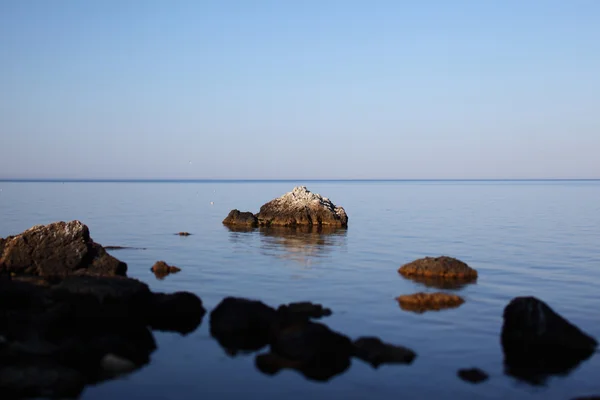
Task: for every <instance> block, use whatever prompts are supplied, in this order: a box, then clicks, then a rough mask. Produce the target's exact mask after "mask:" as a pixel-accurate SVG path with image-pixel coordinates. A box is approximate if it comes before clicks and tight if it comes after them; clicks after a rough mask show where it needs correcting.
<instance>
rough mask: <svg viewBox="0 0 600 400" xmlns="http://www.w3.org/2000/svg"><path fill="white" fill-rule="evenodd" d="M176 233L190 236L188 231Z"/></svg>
mask: <svg viewBox="0 0 600 400" xmlns="http://www.w3.org/2000/svg"><path fill="white" fill-rule="evenodd" d="M176 235H179V236H190V235H191V233H189V232H179V233H176Z"/></svg>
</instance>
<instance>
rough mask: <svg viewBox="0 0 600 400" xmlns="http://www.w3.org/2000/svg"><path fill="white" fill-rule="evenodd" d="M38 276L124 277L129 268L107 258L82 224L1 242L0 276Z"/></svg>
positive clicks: (36, 231)
mask: <svg viewBox="0 0 600 400" xmlns="http://www.w3.org/2000/svg"><path fill="white" fill-rule="evenodd" d="M2 271H4V272H8V273H13V274H26V275H35V276H67V275H82V274H102V275H110V276H114V275H120V276H124V275H126V272H127V264H125V263H124V262H121V261H119V260H117V259H116V258H114V257H113V256H111V255H110V254H108V253H107V252H106V250H105V249H104V248H103V247H102V246H101V245H99V244H98V243H95V242H94V241H93V240H92V238H91V237H90V232H89V229H88V227H87V226H86V225H84V224H82V223H81V222H80V221H77V220H74V221H70V222H63V221H61V222H54V223H51V224H48V225H36V226H34V227H32V228H30V229H28V230H26V231H25V232H23V233H21V234H18V235H15V236H9V237H7V238H5V239H0V272H2Z"/></svg>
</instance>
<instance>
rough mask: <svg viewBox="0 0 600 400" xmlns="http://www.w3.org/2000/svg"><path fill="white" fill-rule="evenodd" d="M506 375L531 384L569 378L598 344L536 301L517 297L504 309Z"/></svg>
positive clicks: (530, 298) (503, 333)
mask: <svg viewBox="0 0 600 400" xmlns="http://www.w3.org/2000/svg"><path fill="white" fill-rule="evenodd" d="M503 318H504V323H503V326H502V335H501V342H502V349H503V351H504V363H505V372H506V373H507V374H509V375H512V376H515V377H517V378H519V379H522V380H524V381H527V382H529V383H532V384H542V383H544V381H545V379H546V378H547V377H548V376H549V375H555V374H556V375H565V374H568V373H569V372H570V371H571V370H572V369H573V368H575V367H576V366H577V365H579V363H581V362H582V361H584V360H586V359H588V358H589V357H590V356H591V355H592V354H593V353H594V352H595V350H596V347H597V345H598V342H597V341H596V339H594V338H593V337H591V336H589V335H587V334H586V333H584V332H582V331H581V330H580V329H579V328H578V327H576V326H575V325H573V324H571V323H570V322H569V321H567V320H566V319H564V318H563V317H561V316H560V315H558V314H557V313H556V312H555V311H554V310H552V309H551V308H550V307H549V306H548V305H547V304H546V303H544V302H543V301H541V300H539V299H537V298H535V297H516V298H514V299H513V300H511V302H510V303H509V304H508V305H507V306H506V308H505V309H504V315H503Z"/></svg>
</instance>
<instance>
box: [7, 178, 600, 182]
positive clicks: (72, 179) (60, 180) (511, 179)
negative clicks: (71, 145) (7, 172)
mask: <svg viewBox="0 0 600 400" xmlns="http://www.w3.org/2000/svg"><path fill="white" fill-rule="evenodd" d="M298 181H305V182H494V181H497V182H536V181H537V182H543V181H600V178H341V179H336V178H304V179H303V178H281V179H276V178H267V179H261V178H224V179H221V178H197V179H194V178H0V182H15V183H18V182H31V183H36V182H39V183H43V182H49V183H52V182H72V183H77V182H80V183H85V182H89V183H93V182H99V183H100V182H105V183H112V182H114V183H118V182H124V183H136V182H139V183H143V182H148V183H151V182H190V183H191V182H298Z"/></svg>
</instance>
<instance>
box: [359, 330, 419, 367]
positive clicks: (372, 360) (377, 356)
mask: <svg viewBox="0 0 600 400" xmlns="http://www.w3.org/2000/svg"><path fill="white" fill-rule="evenodd" d="M354 347H355V354H356V357H358V358H360V359H361V360H363V361H365V362H367V363H369V364H371V365H372V366H373V368H378V367H379V366H380V365H381V364H411V363H412V362H413V360H414V359H415V357H416V356H417V354H416V353H415V352H414V351H412V350H411V349H409V348H406V347H402V346H394V345H391V344H387V343H383V342H382V341H381V339H379V338H376V337H362V338H359V339H357V340H356V341H355V342H354Z"/></svg>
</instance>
